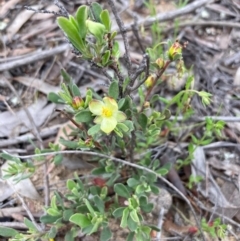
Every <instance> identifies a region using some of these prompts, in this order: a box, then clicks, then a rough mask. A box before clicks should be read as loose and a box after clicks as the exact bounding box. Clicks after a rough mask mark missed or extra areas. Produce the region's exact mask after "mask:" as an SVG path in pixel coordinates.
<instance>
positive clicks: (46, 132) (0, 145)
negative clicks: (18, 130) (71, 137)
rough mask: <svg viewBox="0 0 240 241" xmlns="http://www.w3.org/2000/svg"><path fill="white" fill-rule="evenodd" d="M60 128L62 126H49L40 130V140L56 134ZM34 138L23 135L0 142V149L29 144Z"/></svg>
mask: <svg viewBox="0 0 240 241" xmlns="http://www.w3.org/2000/svg"><path fill="white" fill-rule="evenodd" d="M61 126H62V125H55V126H51V127H48V128H45V129H43V130H41V133H40V136H41V138H46V137H48V136H51V135H54V134H56V133H57V129H58V128H60V127H61ZM35 138H36V137H35V136H34V135H33V134H25V135H21V136H18V137H16V138H14V139H9V140H0V148H3V147H5V146H11V145H16V144H19V143H23V142H29V140H33V139H35Z"/></svg>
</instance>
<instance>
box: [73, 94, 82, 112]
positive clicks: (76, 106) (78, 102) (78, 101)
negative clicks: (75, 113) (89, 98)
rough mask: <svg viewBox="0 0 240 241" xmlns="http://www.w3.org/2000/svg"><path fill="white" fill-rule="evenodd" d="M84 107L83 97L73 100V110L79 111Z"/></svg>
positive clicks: (76, 97)
mask: <svg viewBox="0 0 240 241" xmlns="http://www.w3.org/2000/svg"><path fill="white" fill-rule="evenodd" d="M83 106H84V101H83V99H82V98H81V97H79V96H75V97H73V100H72V107H73V109H75V110H78V109H80V108H82V107H83Z"/></svg>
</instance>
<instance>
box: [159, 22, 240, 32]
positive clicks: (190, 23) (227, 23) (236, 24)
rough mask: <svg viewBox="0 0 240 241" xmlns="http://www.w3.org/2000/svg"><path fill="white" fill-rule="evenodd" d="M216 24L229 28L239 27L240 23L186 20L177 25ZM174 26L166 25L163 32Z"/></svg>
mask: <svg viewBox="0 0 240 241" xmlns="http://www.w3.org/2000/svg"><path fill="white" fill-rule="evenodd" d="M192 25H193V26H216V27H230V28H240V23H233V22H224V21H204V22H203V21H199V22H194V21H188V22H185V23H179V24H178V27H186V26H192ZM174 28H175V27H174V26H171V27H168V28H167V29H164V30H163V32H168V31H170V30H172V29H174Z"/></svg>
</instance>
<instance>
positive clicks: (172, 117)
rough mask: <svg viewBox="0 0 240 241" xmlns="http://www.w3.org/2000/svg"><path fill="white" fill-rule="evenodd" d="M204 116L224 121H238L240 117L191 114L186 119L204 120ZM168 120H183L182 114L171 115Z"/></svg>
mask: <svg viewBox="0 0 240 241" xmlns="http://www.w3.org/2000/svg"><path fill="white" fill-rule="evenodd" d="M206 118H210V119H213V120H214V121H219V120H222V121H226V122H239V121H240V117H238V116H203V117H198V116H193V117H191V118H189V119H188V120H190V121H195V122H196V121H205V120H206ZM170 120H177V121H182V120H184V117H183V116H171V117H170Z"/></svg>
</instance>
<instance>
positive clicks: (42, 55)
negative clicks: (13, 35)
mask: <svg viewBox="0 0 240 241" xmlns="http://www.w3.org/2000/svg"><path fill="white" fill-rule="evenodd" d="M69 46H70V45H69V44H62V45H60V46H58V47H55V48H52V49H49V50H43V51H42V52H39V51H36V52H35V54H31V55H30V56H26V57H24V56H22V58H21V59H18V60H14V61H11V62H6V63H2V64H0V71H4V70H9V69H13V68H17V67H20V66H22V65H26V64H30V63H33V62H36V61H39V60H43V59H46V58H49V57H51V56H54V55H56V54H60V53H62V52H64V51H65V50H66V49H67V48H68V47H69ZM6 61H7V59H6Z"/></svg>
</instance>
